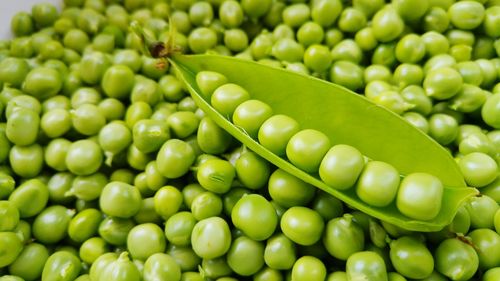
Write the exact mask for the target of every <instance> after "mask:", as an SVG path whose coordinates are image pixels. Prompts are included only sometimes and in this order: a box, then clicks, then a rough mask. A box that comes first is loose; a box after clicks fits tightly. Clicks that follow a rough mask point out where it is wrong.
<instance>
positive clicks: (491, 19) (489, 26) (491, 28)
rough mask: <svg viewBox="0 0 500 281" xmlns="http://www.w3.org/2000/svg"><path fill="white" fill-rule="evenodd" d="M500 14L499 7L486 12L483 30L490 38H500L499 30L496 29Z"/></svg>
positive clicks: (490, 8) (489, 8)
mask: <svg viewBox="0 0 500 281" xmlns="http://www.w3.org/2000/svg"><path fill="white" fill-rule="evenodd" d="M499 12H500V10H499V9H498V7H497V6H494V5H492V6H491V7H488V8H487V9H486V10H485V14H484V20H483V28H484V31H485V33H486V34H487V35H488V36H490V37H498V36H499V35H500V34H499V33H498V30H496V29H495V26H496V24H498V13H499Z"/></svg>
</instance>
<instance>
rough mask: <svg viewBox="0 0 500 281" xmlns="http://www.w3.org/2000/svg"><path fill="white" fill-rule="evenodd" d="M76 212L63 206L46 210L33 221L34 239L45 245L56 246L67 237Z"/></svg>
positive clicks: (55, 206)
mask: <svg viewBox="0 0 500 281" xmlns="http://www.w3.org/2000/svg"><path fill="white" fill-rule="evenodd" d="M74 214H75V211H74V210H70V209H68V208H66V207H64V206H61V205H52V206H50V207H48V208H46V209H44V210H43V211H42V212H41V213H40V214H38V216H37V217H36V218H35V220H34V221H33V237H35V239H37V240H38V241H40V242H41V243H44V244H55V243H58V242H60V241H61V240H62V239H64V238H65V237H66V235H67V231H68V225H69V222H70V221H71V218H72V217H73V216H74Z"/></svg>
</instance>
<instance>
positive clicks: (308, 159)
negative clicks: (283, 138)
mask: <svg viewBox="0 0 500 281" xmlns="http://www.w3.org/2000/svg"><path fill="white" fill-rule="evenodd" d="M329 146H330V140H329V139H328V138H327V136H326V135H324V134H323V133H322V132H320V131H317V130H312V129H308V130H302V131H299V132H297V133H296V134H295V135H293V136H292V137H291V138H290V140H289V141H288V144H287V146H286V155H287V157H288V159H289V161H290V162H291V163H292V164H294V165H295V166H297V167H298V168H299V169H302V170H304V171H306V172H308V173H316V172H317V171H318V169H319V166H320V163H321V160H322V159H323V157H324V156H325V154H326V153H327V151H328V148H329Z"/></svg>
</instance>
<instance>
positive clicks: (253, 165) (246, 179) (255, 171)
mask: <svg viewBox="0 0 500 281" xmlns="http://www.w3.org/2000/svg"><path fill="white" fill-rule="evenodd" d="M235 170H236V176H237V178H238V180H239V181H240V182H241V183H243V184H244V185H245V187H247V188H250V189H259V188H262V187H263V186H264V185H265V184H266V183H267V182H268V179H269V175H270V173H271V171H270V166H269V163H268V162H267V161H266V160H264V159H263V158H261V157H260V156H258V155H257V154H255V153H254V152H251V151H247V152H244V153H242V154H241V156H240V157H239V158H238V159H237V160H236V162H235Z"/></svg>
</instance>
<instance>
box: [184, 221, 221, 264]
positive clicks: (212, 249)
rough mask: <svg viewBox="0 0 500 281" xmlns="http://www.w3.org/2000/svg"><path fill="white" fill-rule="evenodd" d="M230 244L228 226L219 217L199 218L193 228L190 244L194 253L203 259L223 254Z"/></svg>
mask: <svg viewBox="0 0 500 281" xmlns="http://www.w3.org/2000/svg"><path fill="white" fill-rule="evenodd" d="M230 244H231V232H230V230H229V226H228V224H227V223H226V221H224V220H223V219H221V218H219V217H211V218H207V219H204V220H201V221H199V222H197V223H196V225H195V226H194V228H193V233H192V235H191V245H192V247H193V250H194V251H195V253H196V254H197V255H198V256H200V257H202V258H204V259H213V258H216V257H220V256H222V255H224V254H225V253H226V252H227V251H228V250H229V247H230ZM209 245H210V246H209Z"/></svg>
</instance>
